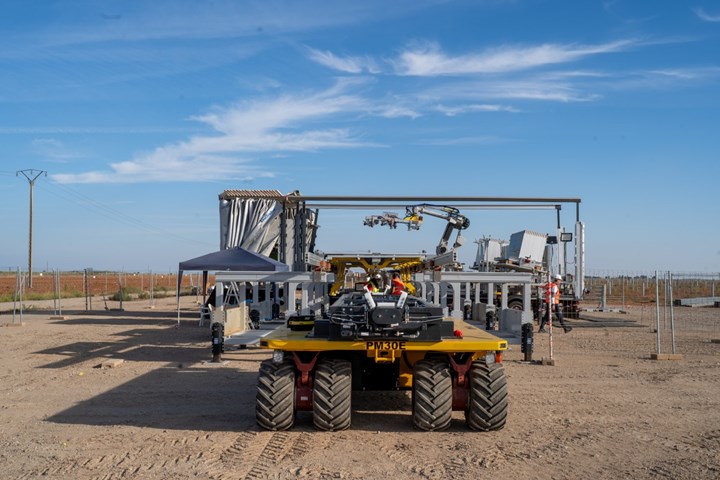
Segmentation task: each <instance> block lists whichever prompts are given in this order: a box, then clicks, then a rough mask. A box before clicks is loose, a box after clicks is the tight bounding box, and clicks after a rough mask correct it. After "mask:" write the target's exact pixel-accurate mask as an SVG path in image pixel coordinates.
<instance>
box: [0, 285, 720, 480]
mask: <svg viewBox="0 0 720 480" xmlns="http://www.w3.org/2000/svg"><path fill="white" fill-rule="evenodd" d="M194 300H195V299H194V297H186V298H184V299H183V304H182V309H181V312H182V319H181V322H180V325H179V326H177V322H176V312H175V310H174V300H158V301H157V302H156V305H155V308H154V309H150V308H149V305H148V303H147V302H125V305H124V308H125V310H124V311H112V310H109V311H105V310H101V311H95V312H80V311H77V312H72V311H71V308H72V306H65V307H64V308H65V309H64V314H65V318H51V316H50V313H51V312H47V311H45V312H39V311H37V310H32V311H25V313H24V316H23V320H24V322H25V324H24V326H19V327H18V326H12V327H2V328H0V477H2V478H8V479H33V478H50V479H69V478H72V479H120V478H142V479H184V478H203V479H235V478H237V479H244V478H257V479H263V478H272V479H274V478H279V479H285V478H301V479H334V478H341V479H368V478H396V479H405V478H424V479H450V478H457V479H476V478H538V479H588V478H593V479H618V478H633V479H657V478H661V479H710V478H720V368H719V367H720V343H713V342H711V339H712V338H720V315H719V313H718V312H720V309H693V310H694V312H693V314H694V315H697V316H700V317H703V316H709V320H708V319H706V321H707V325H709V328H706V329H701V330H691V329H686V330H682V331H679V332H677V333H676V345H677V351H678V353H681V354H682V355H683V358H682V359H681V360H676V361H658V360H651V359H650V354H651V353H655V351H656V350H655V349H656V335H655V333H653V322H654V320H653V318H654V311H652V310H651V309H648V308H647V307H646V308H642V309H641V308H640V307H637V308H633V309H631V310H630V312H629V313H628V314H625V315H622V314H618V313H593V314H586V315H585V317H586V318H587V319H589V320H572V321H571V323H572V324H573V325H574V326H575V329H574V330H573V332H571V333H570V334H562V333H559V332H558V333H557V334H555V335H554V336H553V347H554V359H555V366H543V365H540V364H538V363H526V362H522V361H521V360H522V354H521V352H520V349H519V347H518V346H514V347H513V349H512V350H511V351H510V352H508V353H507V354H506V356H505V361H504V364H505V370H506V374H507V377H508V384H509V392H510V413H509V417H508V420H507V424H506V426H505V428H504V429H503V430H501V431H498V432H493V433H478V432H472V431H469V430H468V429H467V428H466V426H465V423H464V420H463V415H462V412H455V413H454V417H453V418H454V419H453V423H452V425H451V427H450V428H449V429H448V430H447V431H444V432H439V433H426V432H419V431H416V430H413V428H412V421H411V418H410V398H409V395H408V394H406V393H403V392H399V393H381V394H379V393H371V392H362V393H357V394H355V395H354V396H353V424H352V426H351V428H350V429H349V430H346V431H342V432H335V433H328V432H317V431H315V430H314V428H313V426H312V418H311V416H310V414H308V413H306V412H303V413H302V414H300V415H299V416H298V420H297V422H296V425H295V427H294V428H293V429H292V430H291V431H287V432H267V431H261V430H259V429H258V428H257V426H256V424H255V412H254V402H255V384H256V376H257V370H258V366H259V364H260V362H261V361H262V360H264V359H266V358H268V357H269V354H268V353H267V352H266V351H263V350H259V349H252V348H251V349H245V350H232V351H228V352H226V353H225V354H224V356H223V358H224V360H226V361H227V363H225V364H219V365H217V364H207V363H203V362H204V361H206V360H209V359H210V358H211V354H210V349H209V345H210V343H209V330H208V328H207V327H199V326H198V324H197V305H196V304H194V303H193V302H194ZM97 305H102V303H98V304H97ZM10 307H12V305H10ZM7 308H8V305H7V304H4V305H0V312H2V313H0V323H9V322H12V314H11V313H8V311H7ZM75 308H81V306H80V305H77V306H76V307H75ZM16 321H18V319H17V318H16ZM556 331H557V330H556ZM663 333H664V338H663V347H662V348H663V351H664V352H667V351H668V350H667V349H668V348H669V338H668V335H667V332H665V331H663ZM548 340H549V337H548V335H538V336H536V344H535V347H536V348H535V358H536V359H539V358H541V357H547V356H548ZM110 359H122V360H124V363H122V364H121V365H118V366H116V367H114V368H98V365H99V364H101V363H102V362H104V361H107V360H110Z"/></svg>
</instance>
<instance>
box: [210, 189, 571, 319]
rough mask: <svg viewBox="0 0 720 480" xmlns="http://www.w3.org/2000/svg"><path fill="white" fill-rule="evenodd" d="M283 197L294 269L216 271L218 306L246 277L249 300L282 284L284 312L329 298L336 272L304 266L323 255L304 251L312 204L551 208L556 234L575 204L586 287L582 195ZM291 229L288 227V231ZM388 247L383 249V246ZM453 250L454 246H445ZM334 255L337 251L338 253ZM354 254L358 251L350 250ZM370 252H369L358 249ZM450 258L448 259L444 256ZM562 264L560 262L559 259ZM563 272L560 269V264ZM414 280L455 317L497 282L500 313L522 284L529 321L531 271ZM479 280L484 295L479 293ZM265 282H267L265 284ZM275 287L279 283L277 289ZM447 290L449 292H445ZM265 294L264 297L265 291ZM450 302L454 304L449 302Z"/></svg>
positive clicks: (311, 308)
mask: <svg viewBox="0 0 720 480" xmlns="http://www.w3.org/2000/svg"><path fill="white" fill-rule="evenodd" d="M277 200H278V201H279V202H281V204H282V207H283V213H282V215H281V225H280V231H281V235H280V248H279V254H280V256H281V258H280V260H281V261H283V262H284V263H286V264H288V265H289V266H290V267H291V268H292V269H293V270H294V271H292V272H282V273H268V272H217V273H216V296H217V305H218V307H219V308H224V302H223V292H224V291H225V290H227V289H228V288H229V289H230V290H232V291H236V292H239V294H240V296H241V299H240V300H241V301H242V302H244V301H245V300H246V298H245V288H240V286H239V285H240V284H243V283H249V284H250V285H252V297H253V298H252V300H255V299H256V298H257V292H258V285H259V284H261V283H262V284H265V285H266V286H267V285H271V284H272V285H278V284H282V285H284V297H285V299H284V300H285V308H286V312H285V313H286V315H294V314H303V315H304V314H312V313H316V312H318V311H319V310H321V308H322V307H321V306H323V305H324V306H327V305H328V303H329V290H328V287H329V284H328V282H331V281H332V280H334V275H332V274H327V273H326V272H317V271H308V270H312V269H313V268H314V267H317V265H318V263H319V262H321V261H323V260H324V259H323V258H321V256H320V255H316V254H314V252H311V251H308V248H309V245H308V243H309V244H310V245H313V244H314V238H315V232H311V233H312V234H313V236H312V237H311V239H310V240H309V241H308V238H309V237H308V231H307V228H308V224H307V223H308V222H307V221H305V219H306V218H307V214H308V212H309V211H310V210H311V209H315V210H316V213H317V212H318V211H319V210H321V209H346V210H368V209H400V208H406V207H407V206H408V205H409V204H412V203H441V204H443V205H447V206H452V207H455V208H458V209H460V210H483V209H485V210H488V209H494V210H498V209H500V210H505V209H506V210H549V209H554V210H555V211H556V212H557V234H558V238H559V237H560V235H561V233H564V229H563V227H562V225H561V218H560V216H561V210H562V206H563V204H574V205H575V222H576V226H575V235H576V236H575V250H576V252H575V257H576V262H575V268H576V274H575V281H576V285H575V287H576V292H582V291H583V288H584V283H583V282H584V278H583V277H584V273H583V271H582V268H583V267H584V234H583V232H584V227H583V225H582V223H581V222H580V202H581V199H580V198H574V197H539V198H533V197H468V196H314V195H298V194H296V193H294V194H293V195H285V196H282V197H280V198H278V199H277ZM293 211H294V213H295V219H296V221H295V222H294V228H293V229H289V228H288V225H287V219H288V215H289V214H291V213H292V212H293ZM290 230H292V231H290ZM287 235H292V236H293V239H294V242H293V243H294V246H295V248H294V251H293V258H283V257H284V256H285V251H286V250H285V245H286V242H287ZM386 253H387V252H386ZM448 253H450V254H453V255H454V254H455V252H448ZM333 255H335V256H338V255H340V254H339V253H334V254H333ZM348 255H357V254H348ZM362 255H366V256H368V257H371V256H372V255H373V254H372V253H367V254H362ZM565 256H566V255H565V253H564V251H562V252H559V255H558V262H563V261H565V260H566V259H565ZM445 261H446V259H440V258H439V256H438V264H437V265H443V262H445ZM448 262H449V260H448ZM558 265H560V263H558ZM562 271H563V272H564V270H562ZM413 282H414V284H415V285H416V287H418V288H419V290H420V291H419V292H418V296H422V297H424V298H426V299H427V300H429V301H433V302H434V303H437V304H440V305H441V306H443V307H445V308H446V310H445V311H446V313H447V314H449V315H450V316H453V317H461V316H462V314H463V307H464V305H463V303H467V302H468V301H471V302H472V303H485V302H487V304H492V300H493V299H492V298H490V295H491V293H490V292H494V291H495V286H496V285H497V286H499V287H500V293H501V304H500V309H501V313H502V312H504V311H505V310H508V308H507V306H508V303H507V298H508V287H509V286H521V287H522V290H523V303H524V305H523V307H524V308H523V311H522V312H517V315H520V319H521V320H520V323H522V324H525V323H530V322H532V312H531V306H530V298H531V288H532V275H531V274H529V273H517V272H507V273H498V272H458V271H425V272H418V273H415V274H413ZM481 285H486V286H487V288H486V289H484V291H485V292H486V295H487V296H488V298H486V299H483V298H481V297H482V296H481V293H480V292H481V288H480V286H481ZM463 287H464V288H465V302H463V301H461V291H462V288H463ZM266 288H267V287H266ZM275 291H277V289H276V290H275ZM297 291H299V292H300V294H299V297H300V298H299V299H298V301H297V302H296V292H297ZM449 292H452V293H451V294H449ZM266 298H268V297H267V296H266ZM449 305H452V310H449V309H448V306H449Z"/></svg>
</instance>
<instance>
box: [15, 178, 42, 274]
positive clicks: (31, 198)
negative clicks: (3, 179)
mask: <svg viewBox="0 0 720 480" xmlns="http://www.w3.org/2000/svg"><path fill="white" fill-rule="evenodd" d="M21 173H22V175H23V177H25V178H26V179H27V181H28V183H30V240H29V242H28V288H32V277H33V276H32V227H33V187H34V186H35V180H37V179H38V177H39V176H40V175H43V174H45V176H46V177H47V172H46V171H45V170H35V169H32V168H31V169H29V170H18V171H17V172H15V176H16V177H17V176H19V175H20V174H21Z"/></svg>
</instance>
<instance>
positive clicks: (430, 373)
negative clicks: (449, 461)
mask: <svg viewBox="0 0 720 480" xmlns="http://www.w3.org/2000/svg"><path fill="white" fill-rule="evenodd" d="M412 416H413V425H414V426H415V428H418V429H420V430H426V431H437V430H444V429H446V428H447V427H448V426H449V425H450V420H451V419H452V376H451V375H450V366H449V365H448V364H447V363H445V362H431V361H428V360H421V361H419V362H417V363H416V364H415V368H413V387H412Z"/></svg>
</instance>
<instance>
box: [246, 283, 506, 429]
mask: <svg viewBox="0 0 720 480" xmlns="http://www.w3.org/2000/svg"><path fill="white" fill-rule="evenodd" d="M260 347H262V348H268V349H272V350H273V357H272V359H270V360H266V361H264V362H263V363H262V364H261V366H260V372H259V377H258V389H257V396H256V419H257V422H258V425H259V426H260V427H262V428H264V429H267V430H287V429H289V428H291V427H292V426H293V424H294V421H295V415H296V412H298V411H312V415H313V423H314V425H315V427H316V428H317V429H319V430H325V431H335V430H343V429H347V428H348V427H350V425H351V417H352V408H351V397H352V391H353V390H411V391H412V419H413V425H414V426H415V427H416V428H418V429H420V430H426V431H436V430H443V429H445V428H447V427H448V426H449V425H450V421H451V418H452V412H453V410H455V411H464V412H465V419H466V423H467V425H468V427H469V428H470V429H472V430H478V431H490V430H498V429H501V428H503V426H504V425H505V420H506V417H507V410H508V392H507V383H506V378H505V373H504V370H503V367H502V363H501V361H502V354H503V352H504V351H505V350H507V341H505V340H503V339H500V338H498V337H495V336H493V335H491V334H490V333H488V332H486V331H484V330H481V329H479V328H476V327H474V326H472V325H470V324H468V323H465V322H463V321H460V320H453V319H449V318H446V317H444V316H443V311H442V309H441V308H440V307H439V306H436V305H434V304H431V303H428V302H426V301H425V300H423V299H421V298H417V297H413V296H409V295H408V294H407V293H406V292H404V293H403V294H401V295H388V294H373V293H370V292H366V291H349V292H346V293H343V294H342V295H341V296H340V297H339V298H338V299H337V301H335V302H334V303H333V304H332V305H331V306H330V307H329V309H328V310H327V311H326V312H325V314H324V315H323V316H322V318H315V317H311V316H295V317H290V318H289V319H288V321H287V325H286V326H284V327H281V328H278V329H276V330H275V331H273V332H272V333H270V334H269V335H267V336H265V337H264V338H262V339H261V341H260Z"/></svg>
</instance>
